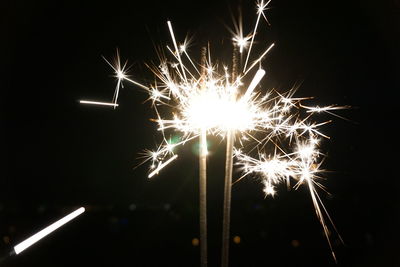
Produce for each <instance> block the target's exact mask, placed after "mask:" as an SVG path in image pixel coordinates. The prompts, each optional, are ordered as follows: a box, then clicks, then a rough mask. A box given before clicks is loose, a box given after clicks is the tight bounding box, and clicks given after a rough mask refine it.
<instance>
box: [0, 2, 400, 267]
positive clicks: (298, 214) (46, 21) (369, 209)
mask: <svg viewBox="0 0 400 267" xmlns="http://www.w3.org/2000/svg"><path fill="white" fill-rule="evenodd" d="M0 5H1V6H0V26H1V37H0V41H1V44H0V47H1V57H0V62H1V64H0V66H1V76H0V77H1V81H0V88H1V98H0V99H1V105H0V107H1V136H0V137H1V139H0V140H1V148H0V151H1V153H2V154H3V157H2V160H1V162H0V164H1V166H0V167H1V169H0V170H1V179H0V238H1V240H0V252H1V253H2V254H4V255H5V254H6V253H7V252H8V251H10V250H11V249H12V246H13V245H16V244H17V243H18V242H20V241H22V240H23V239H24V238H26V237H28V236H29V235H30V234H32V233H34V232H36V231H38V230H40V229H41V228H42V227H44V226H46V225H47V224H49V223H50V222H52V221H54V220H55V219H57V218H60V217H62V216H64V215H65V214H67V213H69V212H71V211H72V210H74V209H75V208H77V207H79V206H85V207H86V208H87V212H86V213H85V214H84V215H82V216H81V217H79V218H78V219H76V221H74V222H71V223H70V224H69V225H67V226H65V227H63V228H62V229H60V230H59V231H58V232H56V233H54V234H52V235H51V236H49V237H47V238H46V239H45V240H43V241H41V242H40V243H38V244H37V245H35V246H34V247H32V248H30V249H29V250H27V251H25V252H23V253H22V254H21V255H19V256H17V257H14V258H8V259H7V261H6V262H5V263H3V264H4V266H96V265H97V266H98V265H100V266H196V265H198V263H199V247H196V246H193V245H192V239H193V238H196V237H198V182H197V179H198V178H197V171H198V170H197V168H198V166H197V161H196V160H197V158H196V155H195V154H194V153H192V150H195V149H194V148H193V147H194V146H195V142H192V143H190V144H187V145H186V147H185V148H182V149H180V151H179V154H180V155H181V156H180V157H179V159H178V160H177V161H176V162H174V163H173V164H171V166H169V167H168V168H166V169H165V170H164V171H163V172H161V174H160V175H159V176H156V177H155V178H153V179H151V180H148V179H147V178H146V174H147V165H143V166H140V167H139V168H136V169H134V167H135V166H136V165H137V164H138V163H139V162H140V161H138V160H137V159H136V158H137V156H138V153H140V152H141V151H142V150H143V149H145V148H150V149H151V148H154V147H155V145H156V144H157V142H158V141H159V140H160V139H159V138H160V136H159V135H157V132H156V131H155V128H156V126H155V125H154V123H153V122H151V121H150V120H149V118H154V116H155V115H154V113H153V111H152V110H151V108H150V104H149V103H143V102H144V101H145V100H146V97H147V95H146V94H145V92H143V91H142V90H140V89H139V88H135V87H133V86H131V85H128V84H127V86H126V87H125V88H124V89H123V90H122V91H121V94H120V101H119V104H120V107H119V108H118V109H116V110H113V109H111V108H104V107H93V106H82V105H79V103H78V100H79V99H83V98H85V99H96V100H99V101H110V99H111V97H112V94H113V90H114V86H115V80H114V79H113V78H112V77H110V76H111V74H112V71H111V69H110V68H109V67H108V66H107V65H106V63H105V62H104V61H103V60H102V59H101V55H104V56H106V57H107V58H110V57H112V56H113V55H114V53H115V49H116V47H119V49H120V50H121V54H122V57H123V58H124V59H128V60H129V63H130V64H131V65H132V68H131V71H130V74H131V75H132V76H133V77H134V78H135V79H136V80H139V81H141V82H144V83H146V82H151V81H152V80H153V76H152V75H151V74H150V72H149V71H148V70H147V69H146V67H144V63H146V62H152V61H156V53H155V50H154V46H153V43H154V44H156V45H165V44H170V39H169V35H168V29H167V26H166V21H167V20H168V19H169V20H171V21H172V22H173V25H174V29H175V33H176V36H177V38H178V40H183V38H184V37H185V34H186V33H187V32H189V34H191V35H193V36H194V39H193V40H194V43H193V46H192V47H191V50H190V51H191V53H192V55H193V57H194V58H198V54H199V53H198V51H199V48H200V47H201V46H202V45H204V44H205V43H206V41H205V40H211V41H210V45H211V47H212V49H215V50H212V52H213V53H214V54H213V55H214V57H215V58H216V57H222V58H229V57H227V56H226V55H229V53H228V52H227V50H226V49H223V47H227V46H228V47H230V45H229V43H230V42H231V41H230V38H231V36H230V34H229V32H228V31H227V29H226V27H225V26H224V23H225V24H227V25H232V23H231V17H230V12H231V11H232V12H233V13H237V12H236V10H237V7H238V6H241V7H242V10H243V17H244V25H245V27H244V28H245V29H244V30H245V33H248V32H250V31H251V29H252V26H253V25H254V22H255V3H254V2H253V1H243V2H242V3H240V2H237V1H229V2H227V1H220V2H218V1H215V2H214V1H178V0H174V1H140V2H139V1H133V0H132V1H129V2H122V1H96V2H91V3H90V2H84V3H83V2H82V3H81V2H74V1H3V2H2V3H1V4H0ZM270 7H271V9H270V10H268V11H267V12H266V14H267V16H268V18H269V20H270V22H271V26H270V27H264V28H263V32H264V33H263V34H260V37H259V39H258V41H259V42H258V43H257V45H256V47H258V48H257V49H258V50H257V49H255V50H254V51H255V53H257V52H258V53H259V52H261V49H263V48H265V47H266V46H267V45H269V44H270V43H272V42H275V44H276V46H275V47H274V49H273V50H272V51H271V53H270V55H269V56H268V58H267V59H266V60H265V61H264V62H263V66H264V68H265V69H266V70H267V77H266V78H264V80H263V88H265V89H263V90H266V89H268V88H276V89H277V90H278V91H285V90H287V89H288V88H290V87H291V86H292V85H293V84H295V83H296V82H303V83H302V85H301V87H300V89H299V91H298V93H297V95H298V96H315V97H316V98H315V99H314V100H313V101H311V103H312V104H317V103H318V104H320V105H328V104H339V105H351V106H352V107H353V108H352V109H350V110H346V111H341V112H340V115H343V116H345V117H346V118H349V119H350V120H351V121H352V122H348V121H346V120H340V119H337V118H335V117H331V116H327V115H321V116H318V117H317V118H316V119H318V120H321V121H322V120H327V119H332V118H333V120H334V122H333V123H332V124H330V125H328V126H326V127H324V128H323V129H322V130H323V132H324V133H326V134H327V135H329V136H331V137H332V138H331V140H326V141H325V142H324V145H323V148H324V150H325V151H327V155H328V156H327V159H326V161H325V163H324V168H325V169H328V170H332V172H329V173H327V175H326V177H327V178H328V179H327V181H326V182H325V185H326V186H327V187H328V189H329V191H330V192H331V193H332V197H329V196H327V195H325V194H322V193H321V195H322V198H323V201H324V203H326V206H327V208H328V210H329V211H330V214H331V215H332V217H333V218H334V220H335V222H336V225H337V228H338V230H339V232H340V233H341V235H342V236H343V238H344V241H345V244H344V245H343V244H340V242H338V240H337V239H336V238H335V237H334V238H333V243H334V248H335V251H336V252H337V257H338V264H337V265H335V263H334V261H333V259H332V257H331V255H330V251H329V247H328V245H327V243H326V240H325V238H324V236H323V232H322V228H321V227H320V225H319V222H318V220H317V219H316V216H315V212H314V211H313V207H312V203H311V199H310V197H309V195H308V194H307V190H306V189H305V188H300V189H299V190H297V191H293V190H292V191H289V192H288V191H287V190H286V188H285V186H282V187H281V188H279V190H278V195H277V196H276V197H275V198H274V199H272V198H266V199H264V196H263V193H262V188H261V185H260V183H259V181H257V180H256V179H251V178H247V179H245V180H243V181H242V182H240V183H238V184H235V185H234V187H233V200H232V201H233V203H232V225H231V232H232V236H240V237H241V242H240V243H239V244H235V243H232V244H231V266H400V257H399V256H398V251H399V249H400V239H399V238H400V235H399V230H398V223H399V196H398V195H399V194H398V192H397V191H398V187H399V185H400V184H399V177H398V174H397V172H396V169H397V168H398V163H397V162H398V159H397V149H398V131H397V130H396V129H395V128H396V126H397V123H398V117H397V109H398V104H397V99H398V95H399V93H398V90H399V89H400V87H399V78H398V77H399V71H400V68H399V63H398V62H399V60H400V56H399V55H400V53H399V47H400V46H399V45H400V42H399V41H400V39H399V36H400V23H399V16H400V3H399V1H396V0H383V1H361V0H360V1H355V0H352V1H310V0H306V1H288V0H286V1H285V0H275V1H273V2H272V3H271V4H270ZM229 8H230V9H231V11H229ZM263 25H265V24H263ZM214 47H215V48H214ZM229 49H230V48H229ZM225 54H226V55H225ZM210 143H211V146H210V152H211V155H210V157H209V159H208V162H209V177H208V193H209V195H208V206H209V210H208V212H209V213H208V216H209V221H208V223H209V263H210V264H209V265H210V266H217V265H218V264H219V255H220V245H221V244H220V235H221V217H222V193H223V181H222V177H223V164H224V143H223V142H222V143H221V142H220V141H219V139H218V138H211V140H210ZM238 175H239V174H238V173H235V177H238ZM296 244H297V245H296Z"/></svg>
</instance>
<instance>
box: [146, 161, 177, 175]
mask: <svg viewBox="0 0 400 267" xmlns="http://www.w3.org/2000/svg"><path fill="white" fill-rule="evenodd" d="M177 157H178V155H174V156H173V157H171V158H170V159H168V160H167V161H166V162H164V163H162V164H160V165H159V166H158V167H157V169H155V170H154V171H152V172H151V173H150V174H149V176H148V177H149V178H151V177H153V176H154V175H156V174H158V173H159V172H160V170H161V169H162V168H164V167H165V166H167V165H168V164H170V163H171V162H172V161H173V160H175V159H176V158H177Z"/></svg>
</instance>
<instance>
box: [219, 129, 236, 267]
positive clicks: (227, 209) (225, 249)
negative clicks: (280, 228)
mask: <svg viewBox="0 0 400 267" xmlns="http://www.w3.org/2000/svg"><path fill="white" fill-rule="evenodd" d="M234 138H235V132H234V131H233V130H230V131H228V132H227V137H226V161H225V186H224V211H223V221H222V260H221V266H222V267H228V265H229V240H230V238H229V235H230V233H229V232H230V231H229V230H230V223H231V192H232V169H233V143H234Z"/></svg>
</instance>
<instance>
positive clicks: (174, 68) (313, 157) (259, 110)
mask: <svg viewBox="0 0 400 267" xmlns="http://www.w3.org/2000/svg"><path fill="white" fill-rule="evenodd" d="M269 3H270V1H266V2H265V1H264V0H261V1H259V2H258V3H257V20H256V23H255V26H254V29H253V31H252V32H251V33H250V34H248V35H246V36H245V35H244V34H243V30H242V27H241V25H242V24H241V22H240V23H239V24H237V25H238V26H237V27H236V32H235V33H234V36H233V38H232V40H233V41H234V47H236V48H238V50H239V51H238V52H239V53H240V54H243V53H245V52H246V49H248V51H247V54H246V57H245V58H246V59H245V62H244V66H243V69H242V70H241V71H238V70H239V66H238V65H239V63H238V62H237V61H236V60H235V58H237V56H236V55H235V53H234V60H233V61H234V62H233V64H232V68H231V71H230V70H229V67H228V65H225V64H224V65H223V68H221V67H220V65H218V64H216V61H215V62H214V61H213V60H212V59H211V50H210V48H209V47H208V48H204V49H203V50H202V56H201V63H200V64H197V63H195V61H194V60H193V59H192V58H191V56H190V55H189V53H188V51H187V49H188V43H187V42H186V40H185V42H183V43H179V42H178V41H177V38H176V37H175V34H174V31H173V27H172V23H171V22H170V21H168V22H167V26H168V30H169V33H170V36H171V40H172V44H173V47H172V48H170V47H169V46H167V47H166V48H167V50H168V52H169V54H168V56H167V55H165V54H164V53H163V52H162V51H159V53H158V54H159V60H160V62H159V64H157V65H148V67H149V69H150V70H151V71H152V73H153V74H154V75H155V77H156V81H155V82H154V83H153V84H151V85H149V86H145V85H143V84H142V83H139V82H137V81H135V80H133V79H131V78H130V77H129V76H128V75H127V73H126V65H127V64H126V63H124V64H121V60H120V58H119V53H118V52H117V57H116V59H115V60H114V62H113V63H110V62H109V61H107V60H106V61H107V63H108V64H109V65H110V66H111V67H112V68H113V70H114V72H115V77H116V78H117V86H116V89H115V92H114V97H113V100H112V102H111V103H104V102H96V101H87V100H82V101H81V103H86V104H99V105H110V106H114V108H115V107H116V106H117V105H118V104H117V100H118V96H119V92H120V88H122V87H123V82H124V81H127V82H130V83H132V84H134V85H135V86H139V87H141V88H142V89H145V90H146V91H147V92H148V94H149V98H148V100H150V101H151V102H152V107H153V108H154V110H155V113H156V116H157V119H155V121H156V122H157V123H158V130H159V131H160V132H161V134H162V136H163V141H162V143H161V144H160V145H159V146H158V148H157V150H155V151H150V150H147V151H146V152H145V153H144V155H143V157H144V162H145V161H150V162H151V167H150V174H149V178H151V177H153V176H154V175H156V174H158V173H159V172H160V171H161V170H162V169H163V168H164V167H166V166H167V165H168V164H170V163H171V162H173V161H174V160H175V159H177V154H175V152H174V150H175V148H176V147H178V146H180V145H184V144H186V142H188V141H190V140H193V139H195V138H198V137H199V140H200V141H199V143H200V146H199V147H200V151H199V152H200V153H199V180H200V243H201V266H207V241H206V237H207V228H206V160H207V159H206V158H207V141H206V140H207V135H216V136H220V137H222V138H226V139H227V148H226V163H225V189H224V213H223V247H222V266H223V267H224V266H228V259H229V225H230V200H231V186H232V169H233V158H234V157H236V159H237V161H238V163H237V164H238V165H239V166H241V167H242V170H243V171H244V175H243V176H242V177H241V178H243V177H245V176H247V175H250V174H257V175H260V176H261V179H262V183H263V185H264V192H265V194H266V196H268V195H272V196H273V195H274V194H275V192H276V191H275V186H276V185H277V184H279V183H281V182H286V183H287V184H288V185H289V184H290V179H294V180H296V181H297V183H296V184H295V186H294V187H295V188H297V187H299V186H300V185H301V184H307V186H308V188H309V191H310V194H311V198H312V201H313V204H314V207H315V210H316V213H317V216H318V219H319V221H320V223H321V225H322V226H323V229H324V232H325V235H326V237H327V239H328V243H329V246H330V247H331V250H332V246H331V242H330V239H329V232H328V228H327V226H326V223H325V222H326V219H325V218H328V219H329V220H330V217H329V215H328V213H327V212H326V209H325V207H324V206H323V204H322V201H321V199H320V197H319V196H318V194H317V190H316V187H319V188H322V189H324V187H323V185H322V184H321V183H320V182H319V181H318V180H319V179H320V173H322V172H323V171H322V170H320V165H321V163H322V161H319V159H320V158H321V155H322V153H320V152H319V151H318V143H319V142H320V140H319V137H324V138H328V137H327V136H326V135H324V134H323V133H321V132H320V131H319V129H318V127H319V126H321V125H323V124H326V123H328V122H329V121H326V122H322V123H315V122H311V117H312V115H313V114H315V113H320V112H327V113H330V114H333V115H336V114H335V113H333V112H332V111H334V110H338V109H342V108H346V107H339V106H327V107H318V106H317V107H309V106H304V105H303V104H302V101H305V100H307V99H306V98H294V97H293V94H294V93H295V90H290V91H289V92H287V93H284V94H279V93H277V92H273V91H271V92H267V93H266V94H264V95H263V94H261V93H259V92H256V91H255V90H256V87H257V86H258V85H259V83H260V81H261V79H262V78H263V77H264V76H265V74H266V71H265V70H264V69H263V68H261V63H262V61H263V60H264V59H265V56H266V55H267V54H268V52H269V51H270V50H271V49H272V48H273V46H274V44H270V45H269V46H268V47H267V49H265V50H264V52H263V53H262V54H261V55H260V56H258V57H256V59H255V60H254V61H253V62H250V59H251V52H252V48H253V44H254V40H255V37H256V35H257V31H258V28H259V25H260V21H261V18H264V20H265V22H266V23H267V24H269V22H268V20H267V18H266V15H265V11H266V10H267V6H268V4H269ZM244 36H245V37H244ZM234 51H237V49H234ZM257 65H259V66H260V67H259V69H258V70H257V71H255V70H254V68H255V67H256V66H257ZM248 66H249V67H248ZM254 72H255V73H254ZM250 74H252V75H254V76H252V77H253V78H252V80H251V82H250V84H248V86H247V88H246V82H245V81H246V80H248V79H249V77H248V76H249V75H250ZM250 78H251V77H250ZM243 89H246V90H243ZM243 91H244V93H243ZM274 94H275V95H274ZM164 109H166V110H167V112H165V111H164ZM302 110H303V111H305V113H307V116H306V117H305V118H301V116H300V114H301V111H302ZM164 113H165V114H164ZM339 117H340V116H339ZM170 130H175V131H178V132H180V133H181V134H182V136H181V138H180V140H179V141H178V142H171V141H170V140H168V139H167V137H166V135H167V132H168V131H170ZM260 134H261V135H262V137H261V138H260V137H256V135H257V136H258V135H260ZM235 139H236V141H237V142H236V144H237V145H235ZM249 140H253V141H255V142H256V146H253V147H252V148H249V147H250V145H249V143H250V142H249ZM282 140H283V141H282ZM271 146H272V147H273V150H274V154H268V156H267V155H264V154H263V153H262V152H261V151H262V150H263V149H266V148H267V147H268V148H269V147H271ZM254 148H257V151H259V154H258V155H257V157H251V156H250V155H249V154H250V153H251V151H252V150H254ZM242 150H248V152H247V153H244V152H242ZM241 178H239V179H238V180H240V179H241ZM321 208H322V209H321ZM330 221H331V220H330ZM333 226H334V225H333ZM332 251H333V250H332ZM332 253H333V252H332ZM333 255H334V254H333ZM334 257H335V256H334Z"/></svg>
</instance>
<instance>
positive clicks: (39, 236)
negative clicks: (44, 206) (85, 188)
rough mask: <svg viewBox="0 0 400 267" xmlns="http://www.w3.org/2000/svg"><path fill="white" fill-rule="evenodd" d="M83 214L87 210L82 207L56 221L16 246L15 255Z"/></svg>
mask: <svg viewBox="0 0 400 267" xmlns="http://www.w3.org/2000/svg"><path fill="white" fill-rule="evenodd" d="M83 212H85V208H83V207H81V208H79V209H77V210H76V211H74V212H72V213H70V214H68V215H67V216H65V217H64V218H61V219H60V220H58V221H56V222H55V223H53V224H51V225H49V226H47V227H46V228H44V229H43V230H41V231H39V232H38V233H36V234H34V235H33V236H31V237H29V238H28V239H25V240H24V241H22V242H21V243H19V244H18V245H16V246H15V247H14V251H15V253H16V254H19V253H21V252H22V251H24V250H25V249H27V248H28V247H30V246H32V245H33V244H35V243H36V242H37V241H39V240H40V239H42V238H43V237H45V236H47V235H48V234H50V233H51V232H53V231H54V230H57V229H58V228H59V227H61V226H63V225H64V224H66V223H67V222H69V221H71V220H72V219H74V218H75V217H77V216H79V215H81V214H82V213H83Z"/></svg>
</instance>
